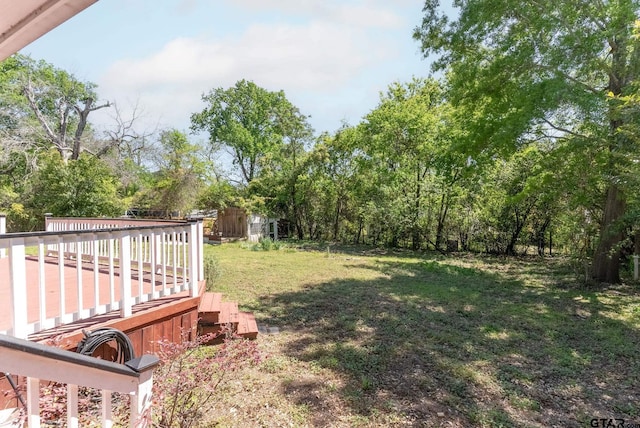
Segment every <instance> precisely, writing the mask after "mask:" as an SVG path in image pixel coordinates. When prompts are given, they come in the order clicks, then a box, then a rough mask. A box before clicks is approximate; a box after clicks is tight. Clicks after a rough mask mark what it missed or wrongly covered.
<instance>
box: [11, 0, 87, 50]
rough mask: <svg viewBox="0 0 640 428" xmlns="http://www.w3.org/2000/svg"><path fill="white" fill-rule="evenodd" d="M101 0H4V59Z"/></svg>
mask: <svg viewBox="0 0 640 428" xmlns="http://www.w3.org/2000/svg"><path fill="white" fill-rule="evenodd" d="M97 1H98V0H0V11H1V12H0V61H2V60H4V59H5V58H7V57H9V56H11V55H13V54H14V53H16V52H18V51H19V50H20V49H22V48H23V47H25V46H26V45H28V44H29V43H31V42H33V41H34V40H36V39H37V38H38V37H40V36H42V35H43V34H45V33H47V32H49V31H50V30H52V29H54V28H55V27H57V26H58V25H60V24H62V23H63V22H65V21H66V20H68V19H70V18H71V17H73V16H75V15H76V14H78V13H79V12H81V11H83V10H84V9H86V8H87V7H89V6H91V5H92V4H94V3H96V2H97Z"/></svg>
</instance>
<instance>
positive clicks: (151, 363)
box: [125, 355, 160, 428]
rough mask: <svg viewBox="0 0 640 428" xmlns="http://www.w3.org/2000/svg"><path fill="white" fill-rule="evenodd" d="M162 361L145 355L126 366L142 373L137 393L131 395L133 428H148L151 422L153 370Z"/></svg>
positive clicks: (131, 423) (131, 424) (131, 422)
mask: <svg viewBox="0 0 640 428" xmlns="http://www.w3.org/2000/svg"><path fill="white" fill-rule="evenodd" d="M159 362H160V360H158V358H157V357H156V356H153V355H143V356H142V357H138V358H136V359H134V360H131V361H128V362H126V363H125V364H126V365H127V366H129V367H130V368H132V369H133V370H135V371H137V372H138V373H140V377H139V378H138V384H137V386H136V391H135V392H134V393H133V394H131V420H130V422H129V423H130V426H131V428H136V427H147V426H149V425H150V422H151V405H152V404H153V403H152V401H153V370H154V369H155V367H156V366H157V365H158V363H159Z"/></svg>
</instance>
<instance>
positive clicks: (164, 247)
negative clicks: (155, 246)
mask: <svg viewBox="0 0 640 428" xmlns="http://www.w3.org/2000/svg"><path fill="white" fill-rule="evenodd" d="M161 236H162V238H161V239H160V245H161V246H162V252H161V257H162V259H161V262H160V265H161V269H162V296H166V295H168V290H167V253H168V251H169V249H168V246H167V234H166V232H165V231H164V230H162V235H161Z"/></svg>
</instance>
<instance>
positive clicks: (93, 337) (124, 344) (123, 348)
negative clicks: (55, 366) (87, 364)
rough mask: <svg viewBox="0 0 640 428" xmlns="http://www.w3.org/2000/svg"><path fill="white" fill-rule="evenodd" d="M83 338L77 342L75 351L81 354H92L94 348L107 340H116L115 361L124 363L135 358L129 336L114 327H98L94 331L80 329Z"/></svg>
mask: <svg viewBox="0 0 640 428" xmlns="http://www.w3.org/2000/svg"><path fill="white" fill-rule="evenodd" d="M82 333H83V334H84V338H83V339H82V340H81V341H80V342H78V348H77V350H76V351H77V352H78V353H80V354H83V355H93V353H94V352H95V350H96V349H98V348H99V347H100V345H103V344H105V343H108V342H112V341H115V342H116V359H115V362H117V363H120V364H124V363H125V362H127V361H129V360H132V359H134V358H135V351H134V349H133V344H132V343H131V340H130V339H129V336H127V335H126V334H124V333H123V332H121V331H120V330H116V329H115V328H109V327H104V328H98V329H96V330H94V331H91V332H89V331H87V330H82Z"/></svg>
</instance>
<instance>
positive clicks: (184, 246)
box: [181, 230, 187, 290]
mask: <svg viewBox="0 0 640 428" xmlns="http://www.w3.org/2000/svg"><path fill="white" fill-rule="evenodd" d="M181 267H182V289H183V290H186V289H187V231H186V230H183V231H182V265H181Z"/></svg>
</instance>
